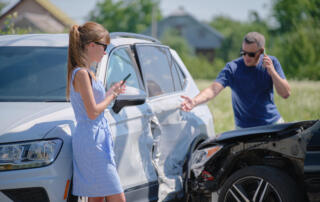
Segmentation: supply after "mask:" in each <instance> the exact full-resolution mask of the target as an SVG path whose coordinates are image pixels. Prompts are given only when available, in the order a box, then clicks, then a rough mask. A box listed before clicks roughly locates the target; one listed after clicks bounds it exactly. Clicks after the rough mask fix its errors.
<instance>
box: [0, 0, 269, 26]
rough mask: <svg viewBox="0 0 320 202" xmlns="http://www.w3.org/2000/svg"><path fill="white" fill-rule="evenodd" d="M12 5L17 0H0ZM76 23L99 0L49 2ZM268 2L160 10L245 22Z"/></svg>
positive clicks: (206, 1)
mask: <svg viewBox="0 0 320 202" xmlns="http://www.w3.org/2000/svg"><path fill="white" fill-rule="evenodd" d="M0 1H2V2H10V4H11V5H12V4H13V5H14V3H16V2H17V1H18V0H0ZM50 1H51V3H53V4H54V5H56V6H57V7H58V8H60V9H61V10H62V11H64V12H65V13H66V14H67V15H68V16H69V17H71V18H73V19H74V20H75V21H76V22H77V23H79V24H82V23H83V22H85V21H86V18H87V17H88V14H89V12H90V11H91V10H93V9H94V7H95V5H96V3H97V2H98V1H101V0H50ZM270 2H271V1H270V0H161V2H160V9H161V12H162V15H163V16H164V17H166V16H168V15H170V14H171V13H173V12H174V11H176V10H177V9H178V8H179V7H183V8H184V10H185V11H186V12H187V13H189V14H191V15H193V16H194V17H195V18H196V19H198V20H200V21H210V20H211V19H212V18H213V17H214V16H218V15H224V16H229V17H231V18H232V19H234V20H240V21H246V20H248V19H249V12H250V11H253V10H254V11H257V12H258V14H259V16H260V17H262V18H267V17H268V16H269V15H270V6H271V4H270Z"/></svg>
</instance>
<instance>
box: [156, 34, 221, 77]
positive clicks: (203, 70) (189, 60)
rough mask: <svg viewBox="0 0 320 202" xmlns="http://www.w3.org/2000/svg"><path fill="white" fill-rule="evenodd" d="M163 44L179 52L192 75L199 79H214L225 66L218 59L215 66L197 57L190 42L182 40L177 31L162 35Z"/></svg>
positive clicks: (203, 58)
mask: <svg viewBox="0 0 320 202" xmlns="http://www.w3.org/2000/svg"><path fill="white" fill-rule="evenodd" d="M161 42H162V43H163V44H166V45H168V46H170V48H172V49H174V50H175V51H177V53H178V54H179V55H180V57H181V59H182V60H183V62H184V64H185V65H186V67H187V68H188V70H189V72H190V74H191V75H192V76H193V77H194V78H198V79H214V78H215V77H216V76H217V74H218V73H219V71H220V69H221V68H222V67H223V66H224V62H223V61H222V60H221V59H216V60H215V61H214V62H213V64H212V63H210V62H209V61H208V59H207V58H205V57H203V56H196V55H195V54H194V50H193V49H192V48H191V47H190V46H189V45H188V42H187V41H186V40H185V39H184V38H182V37H181V36H180V35H179V33H178V32H177V30H174V29H169V30H166V32H165V33H164V34H163V35H162V38H161Z"/></svg>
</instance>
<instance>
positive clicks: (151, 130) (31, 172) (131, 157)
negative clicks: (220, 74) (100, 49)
mask: <svg viewBox="0 0 320 202" xmlns="http://www.w3.org/2000/svg"><path fill="white" fill-rule="evenodd" d="M67 49H68V35H67V34H31V35H6V36H0V61H1V62H0V114H1V116H0V201H11V200H12V201H67V200H68V201H71V200H73V199H75V197H74V196H72V195H71V194H70V193H71V191H70V190H71V187H72V183H71V182H72V148H71V134H72V131H73V130H74V128H75V124H76V121H75V119H74V114H73V111H72V108H71V105H70V103H69V102H67V101H66V97H65V87H66V69H67ZM92 69H93V70H94V71H96V77H97V79H99V80H101V81H103V83H104V85H105V87H106V89H107V88H109V87H110V86H111V85H112V84H113V83H114V82H117V81H119V80H122V79H123V78H124V77H125V76H126V75H127V74H128V73H131V76H130V78H129V79H128V80H127V82H126V85H127V90H126V93H125V94H122V95H120V96H119V97H118V98H117V100H116V101H115V102H114V103H112V104H111V105H110V106H109V107H108V108H107V109H106V110H105V113H104V114H105V116H106V118H107V120H108V121H109V125H110V128H111V131H112V134H113V139H114V144H115V145H114V146H115V153H116V163H117V169H118V173H119V175H120V179H121V183H122V186H123V188H124V190H125V195H126V198H127V201H157V200H163V201H166V200H169V199H173V198H176V197H181V195H183V173H184V169H183V167H184V165H186V162H188V156H189V154H190V151H192V150H193V148H194V147H195V146H196V145H197V144H198V143H200V142H201V141H203V140H204V139H206V138H207V137H210V136H214V128H213V122H212V116H211V114H210V111H209V109H208V107H207V105H201V106H198V107H196V108H195V109H193V110H192V111H191V112H183V111H181V110H180V103H181V98H180V96H181V95H187V96H190V97H193V96H195V95H196V94H197V93H198V92H199V90H198V88H197V87H196V85H195V83H194V81H193V79H192V77H191V75H190V74H189V72H188V70H187V68H186V67H185V66H184V64H183V62H182V61H181V59H180V57H179V56H178V55H177V53H176V52H175V51H174V50H172V49H170V48H169V47H167V46H165V45H162V44H161V43H160V42H159V41H158V40H156V39H154V38H151V37H148V36H144V35H138V34H131V33H111V44H110V45H109V46H108V49H107V54H106V55H105V56H104V58H103V59H102V61H101V62H100V63H99V64H97V65H96V66H95V67H92ZM83 149H86V148H83Z"/></svg>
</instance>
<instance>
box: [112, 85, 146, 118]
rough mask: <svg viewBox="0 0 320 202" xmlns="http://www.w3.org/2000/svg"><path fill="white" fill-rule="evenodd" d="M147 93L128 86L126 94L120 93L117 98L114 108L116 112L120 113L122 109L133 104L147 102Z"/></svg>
mask: <svg viewBox="0 0 320 202" xmlns="http://www.w3.org/2000/svg"><path fill="white" fill-rule="evenodd" d="M146 98H147V95H146V93H145V92H144V91H142V90H140V89H138V88H135V87H131V86H127V87H126V92H125V93H124V94H120V95H119V96H118V97H117V99H116V100H115V102H114V104H113V106H112V110H113V111H114V112H115V113H119V112H120V111H121V109H122V108H123V107H125V106H133V105H141V104H143V103H145V101H146Z"/></svg>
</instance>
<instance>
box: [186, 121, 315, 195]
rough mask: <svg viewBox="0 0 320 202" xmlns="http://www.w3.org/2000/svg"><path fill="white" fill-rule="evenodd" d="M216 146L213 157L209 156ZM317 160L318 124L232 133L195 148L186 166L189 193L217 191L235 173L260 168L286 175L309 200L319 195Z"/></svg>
mask: <svg viewBox="0 0 320 202" xmlns="http://www.w3.org/2000/svg"><path fill="white" fill-rule="evenodd" d="M217 147H219V149H218V150H216V151H215V152H214V153H213V154H209V153H208V151H210V150H212V149H213V148H217ZM319 159H320V121H301V122H293V123H285V124H278V125H270V126H261V127H254V128H247V129H240V130H234V131H230V132H226V133H222V134H220V135H218V137H217V138H215V139H208V140H207V141H205V142H203V143H202V144H200V145H199V146H198V148H197V150H196V151H195V152H194V153H193V154H192V158H191V165H190V166H189V167H190V173H189V180H188V185H189V190H190V191H191V192H194V193H195V192H200V193H203V194H208V193H211V192H214V191H217V190H219V189H220V188H221V187H222V185H223V183H224V182H225V181H226V179H227V178H228V177H229V176H230V175H231V174H232V173H234V172H236V171H237V170H239V169H242V168H244V167H249V166H256V165H263V166H268V167H274V168H277V169H280V170H283V171H284V172H285V173H288V174H289V175H290V176H291V177H292V178H293V179H294V180H295V181H296V182H297V183H298V184H301V185H302V186H304V187H303V188H305V189H306V192H307V194H308V196H309V199H311V198H314V195H319V192H320V181H319V180H320V161H319ZM311 201H312V200H311Z"/></svg>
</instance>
